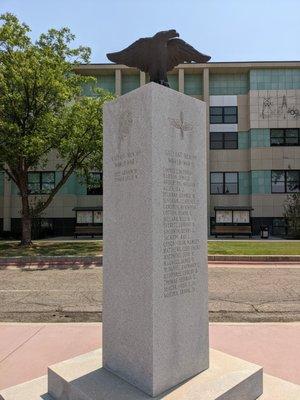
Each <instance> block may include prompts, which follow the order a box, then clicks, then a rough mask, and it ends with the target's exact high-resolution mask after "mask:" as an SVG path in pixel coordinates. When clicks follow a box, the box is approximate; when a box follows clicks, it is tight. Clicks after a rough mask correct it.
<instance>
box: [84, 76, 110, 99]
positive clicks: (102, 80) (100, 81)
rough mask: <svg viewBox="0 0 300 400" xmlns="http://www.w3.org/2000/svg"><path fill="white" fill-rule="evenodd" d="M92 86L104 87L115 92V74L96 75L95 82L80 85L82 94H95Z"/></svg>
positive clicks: (89, 95) (90, 95)
mask: <svg viewBox="0 0 300 400" xmlns="http://www.w3.org/2000/svg"><path fill="white" fill-rule="evenodd" d="M94 88H101V89H105V90H107V91H108V92H111V93H113V94H114V93H115V75H100V76H97V77H96V82H95V83H85V84H84V85H83V87H82V90H83V95H84V96H88V97H92V96H96V93H95V92H94V91H93V89H94Z"/></svg>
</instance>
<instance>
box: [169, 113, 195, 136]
mask: <svg viewBox="0 0 300 400" xmlns="http://www.w3.org/2000/svg"><path fill="white" fill-rule="evenodd" d="M169 121H170V124H171V126H172V127H173V128H175V129H178V130H179V131H180V138H181V140H183V139H184V132H192V130H193V129H194V127H193V125H192V124H190V123H189V122H185V121H184V115H183V111H180V118H179V119H175V118H169Z"/></svg>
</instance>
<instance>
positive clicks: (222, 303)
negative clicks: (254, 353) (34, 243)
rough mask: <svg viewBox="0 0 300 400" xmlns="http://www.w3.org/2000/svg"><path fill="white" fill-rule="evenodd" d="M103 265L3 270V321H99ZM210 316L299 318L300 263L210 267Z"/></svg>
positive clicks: (0, 299)
mask: <svg viewBox="0 0 300 400" xmlns="http://www.w3.org/2000/svg"><path fill="white" fill-rule="evenodd" d="M101 309H102V268H98V267H94V268H89V269H79V270H76V269H75V270H74V269H71V268H70V269H64V270H57V269H50V270H42V271H41V270H39V271H35V270H20V269H14V270H2V271H0V321H16V322H55V321H56V322H57V321H60V322H70V321H77V322H78V321H99V320H101ZM209 309H210V320H211V321H227V322H228V321H231V322H239V321H244V322H246V321H251V322H254V321H286V322H288V321H300V266H295V265H293V266H291V267H289V266H283V267H280V266H279V265H278V266H277V267H275V266H272V265H271V266H268V265H267V266H265V267H263V268H260V267H259V268H258V267H257V266H256V267H249V266H243V267H242V268H240V267H239V266H237V265H235V266H232V267H228V266H227V267H225V266H224V267H222V266H218V267H217V268H209Z"/></svg>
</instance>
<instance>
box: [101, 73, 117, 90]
mask: <svg viewBox="0 0 300 400" xmlns="http://www.w3.org/2000/svg"><path fill="white" fill-rule="evenodd" d="M97 87H99V88H101V89H105V90H107V91H108V92H111V93H113V94H114V93H115V91H116V85H115V75H101V76H97Z"/></svg>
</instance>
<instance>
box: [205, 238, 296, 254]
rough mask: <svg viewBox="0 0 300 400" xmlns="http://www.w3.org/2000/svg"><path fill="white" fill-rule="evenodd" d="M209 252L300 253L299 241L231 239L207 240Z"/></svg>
mask: <svg viewBox="0 0 300 400" xmlns="http://www.w3.org/2000/svg"><path fill="white" fill-rule="evenodd" d="M208 253H209V254H226V255H247V256H251V255H300V242H299V241H293V242H289V241H286V242H285V241H282V242H272V241H270V242H251V241H243V242H240V241H239V242H236V241H233V240H230V241H229V240H228V241H227V240H226V241H215V242H208Z"/></svg>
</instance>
